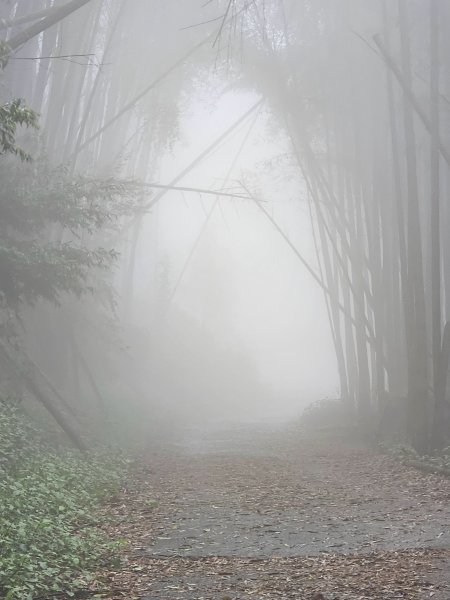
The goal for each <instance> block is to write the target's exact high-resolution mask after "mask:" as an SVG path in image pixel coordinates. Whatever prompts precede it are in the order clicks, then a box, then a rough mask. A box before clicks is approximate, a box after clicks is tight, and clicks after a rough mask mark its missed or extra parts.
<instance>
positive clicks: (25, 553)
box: [0, 401, 125, 600]
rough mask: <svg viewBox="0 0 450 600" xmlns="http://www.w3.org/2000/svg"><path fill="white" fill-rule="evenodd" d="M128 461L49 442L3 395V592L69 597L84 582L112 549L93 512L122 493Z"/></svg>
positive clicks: (10, 598)
mask: <svg viewBox="0 0 450 600" xmlns="http://www.w3.org/2000/svg"><path fill="white" fill-rule="evenodd" d="M124 466H125V462H124V461H123V460H119V459H117V458H116V457H115V458H108V457H105V456H94V457H91V458H88V459H86V458H81V457H80V456H79V455H76V454H74V453H72V452H70V451H67V450H64V451H61V449H59V451H55V450H54V449H51V448H49V447H47V446H46V444H45V443H44V442H43V440H42V439H41V438H40V435H39V431H37V429H36V427H35V426H34V425H33V424H32V423H31V422H30V421H29V420H28V419H27V418H26V416H25V415H24V413H23V412H22V411H21V410H20V408H19V407H18V406H17V404H14V403H12V402H5V401H1V402H0V539H1V545H0V597H4V598H6V599H7V600H28V599H30V600H31V599H33V598H37V597H49V596H51V595H53V594H58V593H61V592H64V594H65V595H66V596H67V597H69V596H70V595H72V594H73V593H74V592H75V591H76V590H77V589H79V588H80V587H83V586H84V587H85V585H86V581H89V578H90V575H89V572H90V571H92V570H93V569H95V568H96V567H98V566H99V564H102V563H103V562H104V561H105V560H106V559H108V558H111V557H112V554H111V551H112V547H111V544H109V543H108V542H107V541H106V540H105V539H104V538H103V537H102V535H101V534H100V532H99V531H98V530H97V529H96V528H95V525H94V523H95V519H94V518H93V516H92V514H91V513H92V511H93V509H94V508H95V507H96V506H97V505H98V503H99V502H100V501H101V500H103V499H105V498H108V497H111V496H114V495H115V494H117V491H118V489H119V485H120V479H121V477H122V476H123V469H124Z"/></svg>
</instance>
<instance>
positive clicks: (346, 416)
mask: <svg viewBox="0 0 450 600" xmlns="http://www.w3.org/2000/svg"><path fill="white" fill-rule="evenodd" d="M301 423H302V425H305V426H306V427H309V428H314V429H321V428H330V427H347V426H349V425H352V424H353V413H352V411H351V410H350V408H349V406H348V404H347V403H345V402H343V401H342V400H330V399H328V398H324V399H321V400H316V401H315V402H312V403H311V404H310V405H309V406H307V407H306V408H305V410H304V411H303V414H302V418H301Z"/></svg>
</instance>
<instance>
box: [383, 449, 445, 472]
mask: <svg viewBox="0 0 450 600" xmlns="http://www.w3.org/2000/svg"><path fill="white" fill-rule="evenodd" d="M381 448H382V450H383V451H385V452H387V453H388V454H390V455H391V456H394V457H395V458H397V459H399V460H401V461H403V462H405V463H409V464H411V465H413V466H415V467H417V468H419V469H420V468H421V469H423V470H424V471H427V472H430V473H433V472H434V473H440V474H443V475H446V476H450V446H448V447H446V448H444V449H443V450H441V451H440V452H439V453H436V454H432V455H428V454H426V455H421V454H419V453H418V452H416V450H414V448H412V447H411V446H408V445H405V444H394V445H386V444H381Z"/></svg>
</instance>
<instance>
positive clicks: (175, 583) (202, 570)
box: [110, 426, 450, 600]
mask: <svg viewBox="0 0 450 600" xmlns="http://www.w3.org/2000/svg"><path fill="white" fill-rule="evenodd" d="M118 512H119V513H120V514H122V516H123V524H122V526H121V532H120V533H121V535H122V536H125V537H128V538H129V539H130V540H132V549H131V550H130V552H129V553H128V555H127V557H126V562H125V567H124V568H123V569H122V571H121V572H119V573H118V574H114V575H110V577H112V576H114V585H115V586H116V588H118V589H119V591H118V592H117V595H116V596H115V597H124V590H127V593H128V594H129V595H128V596H125V597H127V598H130V597H137V598H146V599H147V600H155V599H167V600H178V599H182V598H183V599H186V600H194V599H195V600H200V599H204V600H206V599H214V600H216V599H219V600H220V599H222V600H230V599H233V600H238V599H239V600H241V599H243V600H244V599H245V600H247V599H250V598H253V599H266V598H274V599H275V598H277V599H279V598H286V599H288V598H289V599H290V598H296V599H298V600H303V599H312V598H314V595H315V594H316V597H317V598H320V594H324V597H325V598H327V599H328V598H330V599H331V598H339V599H348V600H356V599H358V600H362V599H365V598H377V599H378V598H380V599H381V598H383V599H394V598H430V597H433V598H435V599H436V600H450V585H447V583H448V582H450V573H449V574H447V570H449V571H450V481H449V480H446V479H444V478H441V477H437V476H434V475H427V474H423V473H419V472H418V471H416V470H415V469H412V468H409V467H405V466H404V465H401V464H400V463H398V462H396V461H394V460H393V459H391V458H388V457H386V456H383V455H380V454H377V453H375V452H373V451H371V450H369V449H367V448H364V447H362V446H360V445H356V444H351V443H349V442H345V441H344V440H342V439H340V440H339V439H334V440H330V438H329V437H328V438H324V437H322V438H311V436H304V435H303V436H302V435H300V434H299V432H298V431H293V430H292V429H291V430H289V429H281V428H273V427H272V428H270V429H269V428H264V427H261V426H260V427H249V426H247V427H234V428H232V429H228V430H222V431H221V430H215V431H213V432H210V433H204V432H202V431H200V430H197V431H195V430H194V431H190V432H188V433H186V434H185V436H184V437H183V438H182V439H181V440H179V441H178V443H177V444H171V445H170V446H168V447H164V448H160V449H155V448H153V449H151V450H150V451H149V458H148V463H147V466H146V468H145V470H144V474H143V477H142V479H141V480H140V481H139V485H138V487H137V489H136V490H135V491H133V492H130V493H128V494H125V495H124V498H123V502H122V504H121V505H120V506H119V508H118ZM446 579H447V580H448V582H446ZM122 586H123V587H122ZM120 590H121V591H120ZM130 590H132V593H133V594H134V596H132V595H130ZM317 594H319V595H317Z"/></svg>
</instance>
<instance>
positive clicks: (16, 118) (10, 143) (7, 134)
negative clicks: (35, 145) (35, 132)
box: [0, 99, 38, 161]
mask: <svg viewBox="0 0 450 600" xmlns="http://www.w3.org/2000/svg"><path fill="white" fill-rule="evenodd" d="M18 126H25V127H33V128H34V129H37V127H38V116H37V114H36V113H35V112H34V111H33V110H31V109H30V108H28V107H27V106H26V105H24V104H23V102H22V100H20V99H16V100H13V101H12V102H9V103H8V104H4V105H3V106H0V154H15V155H17V156H19V157H20V159H21V160H23V161H30V160H31V156H30V155H29V154H28V153H27V152H25V151H24V150H22V149H21V148H19V146H17V144H16V133H17V127H18Z"/></svg>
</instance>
